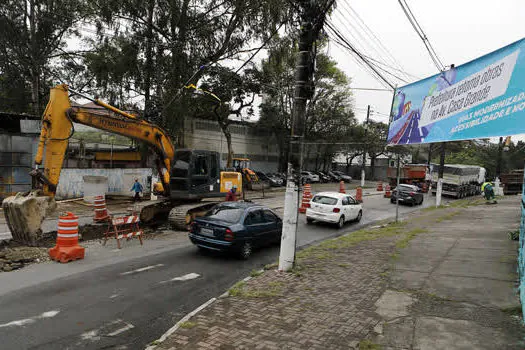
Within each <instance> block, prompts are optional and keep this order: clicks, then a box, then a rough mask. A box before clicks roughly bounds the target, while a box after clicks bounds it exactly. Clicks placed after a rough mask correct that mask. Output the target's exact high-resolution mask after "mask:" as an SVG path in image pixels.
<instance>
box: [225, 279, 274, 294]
mask: <svg viewBox="0 0 525 350" xmlns="http://www.w3.org/2000/svg"><path fill="white" fill-rule="evenodd" d="M282 286H283V284H282V283H281V282H270V283H268V285H267V286H266V288H265V289H246V283H245V282H242V281H241V282H237V283H236V284H235V285H233V287H231V288H230V289H229V290H228V293H229V294H230V296H232V297H240V298H269V297H276V296H280V295H281V288H282Z"/></svg>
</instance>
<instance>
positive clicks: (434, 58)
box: [397, 0, 445, 72]
mask: <svg viewBox="0 0 525 350" xmlns="http://www.w3.org/2000/svg"><path fill="white" fill-rule="evenodd" d="M397 1H398V2H399V5H401V9H403V12H404V13H405V16H406V17H407V19H408V21H409V22H410V24H411V25H412V28H414V30H415V31H416V33H417V34H418V35H419V37H420V38H421V40H422V41H423V44H425V47H426V49H427V51H428V54H429V55H430V58H431V59H432V61H433V62H434V64H435V65H436V67H437V69H438V70H439V71H440V72H443V71H444V70H445V65H444V64H443V63H442V62H441V60H440V59H439V57H438V55H437V53H436V51H435V50H434V48H433V47H432V44H430V41H429V40H428V37H427V36H426V34H425V32H424V31H423V28H421V26H420V25H419V23H418V21H417V20H416V17H415V16H414V14H413V13H412V11H411V10H410V7H408V4H407V2H406V0H397Z"/></svg>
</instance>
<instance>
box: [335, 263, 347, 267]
mask: <svg viewBox="0 0 525 350" xmlns="http://www.w3.org/2000/svg"><path fill="white" fill-rule="evenodd" d="M337 266H339V267H348V266H350V264H345V263H339V264H337Z"/></svg>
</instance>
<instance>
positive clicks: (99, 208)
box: [93, 195, 109, 222]
mask: <svg viewBox="0 0 525 350" xmlns="http://www.w3.org/2000/svg"><path fill="white" fill-rule="evenodd" d="M93 206H94V207H95V216H94V217H93V221H94V222H102V221H108V220H109V214H108V210H107V208H106V198H105V197H104V195H101V196H96V197H95V202H94V205H93Z"/></svg>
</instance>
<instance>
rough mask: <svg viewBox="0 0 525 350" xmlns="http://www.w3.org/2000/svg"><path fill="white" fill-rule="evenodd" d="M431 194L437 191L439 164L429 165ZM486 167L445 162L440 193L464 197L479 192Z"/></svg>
mask: <svg viewBox="0 0 525 350" xmlns="http://www.w3.org/2000/svg"><path fill="white" fill-rule="evenodd" d="M431 174H432V194H435V193H436V191H437V181H438V175H439V165H438V164H432V165H431ZM485 174H486V169H485V168H483V167H480V166H476V165H463V164H445V169H444V171H443V191H442V195H444V196H450V197H455V198H465V197H469V196H474V195H478V194H480V193H481V185H482V184H483V182H485Z"/></svg>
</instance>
